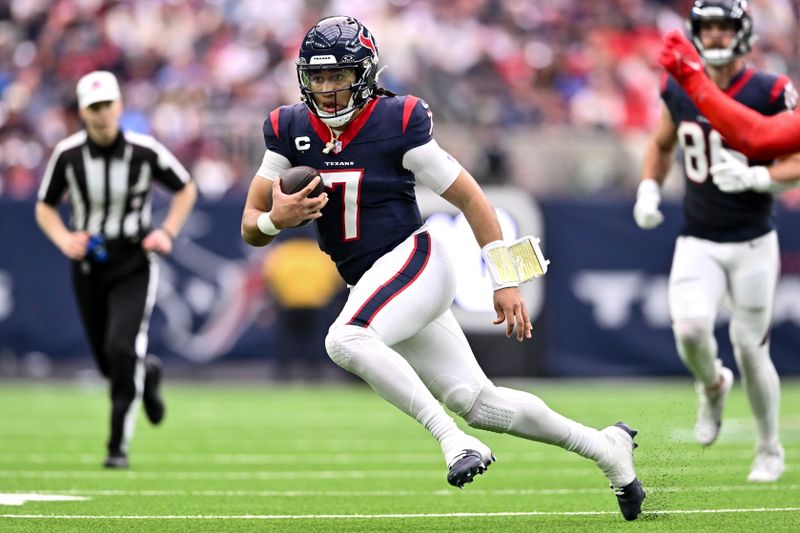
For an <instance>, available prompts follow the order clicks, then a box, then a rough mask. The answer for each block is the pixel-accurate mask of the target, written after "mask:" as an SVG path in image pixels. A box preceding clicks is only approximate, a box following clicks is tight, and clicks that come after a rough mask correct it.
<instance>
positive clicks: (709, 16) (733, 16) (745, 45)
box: [686, 0, 755, 67]
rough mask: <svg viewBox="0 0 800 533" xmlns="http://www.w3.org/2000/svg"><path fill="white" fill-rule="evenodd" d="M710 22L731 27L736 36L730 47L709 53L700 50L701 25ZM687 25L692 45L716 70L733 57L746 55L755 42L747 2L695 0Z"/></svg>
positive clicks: (745, 0) (701, 42) (711, 50)
mask: <svg viewBox="0 0 800 533" xmlns="http://www.w3.org/2000/svg"><path fill="white" fill-rule="evenodd" d="M711 20H722V21H727V22H730V23H731V24H732V25H733V27H734V29H735V30H736V36H735V37H734V38H733V42H732V43H731V45H730V47H728V48H725V49H719V48H715V49H709V50H706V49H705V47H703V41H701V40H700V27H701V25H702V23H703V22H706V21H711ZM686 25H687V27H688V28H689V31H690V32H691V34H692V42H693V43H694V46H695V48H697V51H698V52H700V55H701V56H702V57H703V60H704V61H705V62H706V63H707V64H709V65H712V66H715V67H718V66H722V65H727V64H728V63H730V62H731V61H733V60H734V58H736V57H738V56H741V55H744V54H746V53H747V52H749V51H750V49H751V48H752V45H753V41H755V37H754V36H753V17H752V16H751V15H750V7H749V6H748V5H747V0H696V1H695V3H694V5H693V6H692V11H691V12H690V13H689V20H687V21H686Z"/></svg>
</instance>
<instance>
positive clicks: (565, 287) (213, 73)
mask: <svg viewBox="0 0 800 533" xmlns="http://www.w3.org/2000/svg"><path fill="white" fill-rule="evenodd" d="M689 5H690V2H687V1H684V0H680V1H644V0H603V1H593V2H589V1H577V0H551V1H547V2H531V1H529V0H505V1H500V0H494V1H492V0H452V1H434V0H431V1H421V0H420V1H414V0H395V1H389V0H370V1H367V0H358V1H352V0H351V1H322V0H318V1H314V0H308V1H301V0H283V1H280V2H270V3H269V8H266V7H265V3H264V2H262V1H257V0H245V1H237V2H234V1H224V0H216V1H215V0H208V1H178V0H176V1H160V2H156V1H148V0H145V1H136V2H133V1H118V2H101V1H97V0H68V1H63V0H59V1H54V2H51V1H45V0H10V1H8V2H2V3H0V250H2V252H0V376H5V377H47V376H51V375H73V374H74V373H75V372H76V371H80V370H84V369H88V368H90V367H91V359H90V357H89V356H88V353H87V346H86V345H85V342H84V340H83V335H82V332H81V330H80V325H79V323H78V321H77V317H76V316H75V307H74V303H73V297H72V294H71V292H70V287H69V282H68V269H67V261H66V259H64V258H63V257H61V256H60V254H59V253H58V252H57V251H56V250H55V249H54V248H53V247H52V245H50V243H49V242H48V241H47V240H46V239H45V237H44V236H43V235H41V233H40V232H39V231H38V229H37V228H36V226H35V223H34V221H33V203H34V201H35V193H36V189H37V187H38V182H39V179H40V176H41V174H42V171H43V167H44V164H45V163H46V161H47V157H48V156H49V153H50V151H51V150H52V148H53V146H54V145H55V143H56V142H57V141H58V140H60V139H61V138H63V137H64V136H66V135H67V134H69V133H71V132H73V131H75V130H76V129H77V128H79V127H80V126H79V122H78V119H77V113H76V102H75V97H74V85H75V82H76V80H77V79H78V78H79V77H80V76H81V75H82V74H84V73H86V72H88V71H90V70H93V69H107V70H111V71H113V72H115V73H116V74H117V75H118V76H119V78H120V80H121V82H122V84H123V93H124V100H125V105H126V113H125V116H124V118H123V126H124V127H125V128H128V129H133V130H136V131H142V132H149V133H152V134H154V135H155V136H156V137H157V138H159V139H160V140H162V141H163V142H164V143H165V144H166V145H167V146H168V147H169V148H170V149H171V150H172V151H173V152H174V153H175V154H176V155H177V156H178V157H179V158H180V159H181V161H183V162H184V164H185V165H186V166H187V168H189V170H190V171H191V173H192V175H193V176H194V178H195V179H196V181H197V183H198V186H199V189H200V192H201V199H200V202H199V205H198V208H197V210H196V212H195V213H194V214H193V216H192V218H191V220H190V222H189V224H188V225H187V228H186V231H185V234H184V235H183V236H182V237H181V239H180V241H179V242H178V243H177V245H176V251H175V254H174V255H173V256H172V257H171V258H168V259H167V260H165V261H164V262H163V263H164V265H163V269H162V285H161V288H160V294H159V304H158V308H157V311H156V314H155V316H154V319H153V325H152V334H151V351H153V352H155V353H159V354H160V355H162V356H163V357H164V359H165V363H166V365H167V366H168V367H169V369H170V372H172V373H173V375H185V376H197V377H204V378H215V377H239V376H242V375H248V376H251V377H253V376H255V377H257V378H260V377H264V378H267V377H270V376H271V375H273V373H272V363H273V362H274V360H275V358H276V354H275V353H274V346H275V340H276V336H277V335H278V334H279V332H278V331H276V326H275V320H274V319H275V309H274V301H273V298H272V293H271V291H270V287H269V286H268V285H267V284H265V283H264V281H263V279H262V276H261V264H262V262H263V260H264V254H265V253H267V251H266V250H255V249H250V248H248V247H246V246H245V245H244V244H243V243H242V242H241V240H240V238H239V236H238V235H239V230H238V226H239V217H240V213H241V206H242V203H243V201H244V194H245V191H246V188H247V186H248V184H249V181H250V178H251V177H252V175H253V173H254V171H255V170H256V168H257V166H258V164H259V162H260V159H261V155H262V153H263V141H262V138H261V134H260V128H261V122H262V120H263V118H264V117H265V116H266V114H267V113H268V111H269V110H270V109H272V108H273V107H275V106H277V105H281V104H286V103H293V102H296V101H297V100H298V97H299V94H298V89H297V85H296V78H295V74H294V68H293V61H294V57H295V54H296V47H297V44H298V42H299V40H300V38H301V36H302V34H303V32H304V31H305V29H306V28H307V27H308V26H310V25H311V24H313V22H315V21H316V20H317V19H318V18H320V17H321V16H324V15H328V14H334V13H348V14H353V15H356V16H358V17H359V18H360V19H361V20H362V21H363V22H364V23H365V24H366V25H367V26H368V27H369V28H370V29H371V30H372V31H373V33H374V34H375V35H376V37H377V41H378V46H379V49H380V52H381V58H382V64H384V65H388V66H389V68H388V70H386V71H385V73H384V75H383V77H382V78H381V81H382V83H383V84H384V85H385V86H387V87H388V88H390V89H392V90H395V91H397V92H399V93H411V94H416V95H419V96H422V97H424V98H425V99H426V100H427V101H428V102H429V103H430V104H431V106H432V109H433V111H434V118H435V124H436V126H435V129H436V136H437V139H438V140H439V142H440V144H442V145H443V146H444V147H445V148H447V149H448V150H449V151H451V152H452V153H453V155H455V156H456V157H457V158H458V159H459V160H460V161H462V163H463V164H464V165H465V166H466V167H467V168H468V169H470V170H471V171H472V172H473V174H474V175H475V176H476V177H477V178H478V179H479V181H481V182H482V183H483V184H484V185H486V186H487V187H488V188H490V189H491V190H492V193H493V194H496V195H497V198H498V199H500V198H509V197H514V198H525V201H526V202H527V203H525V204H524V205H523V206H522V207H520V205H519V203H518V202H513V201H510V202H509V203H508V204H506V203H505V201H504V200H499V201H498V205H499V207H500V208H501V209H502V210H504V211H505V212H506V213H507V214H508V224H509V225H508V229H509V231H512V232H522V233H525V232H526V231H524V230H525V229H526V228H530V227H534V228H535V229H536V231H535V233H537V234H541V235H542V236H543V241H544V248H545V251H546V254H547V255H548V256H549V257H550V258H551V259H552V260H553V264H552V271H551V272H550V273H549V274H548V276H547V277H546V278H545V279H544V280H543V281H541V282H538V283H535V284H532V286H531V287H530V288H529V291H530V295H529V302H531V305H532V307H534V308H535V313H536V319H535V336H536V339H535V340H534V342H533V343H526V344H523V345H518V344H517V343H513V342H510V341H509V342H498V340H499V339H498V336H499V335H500V331H499V330H496V331H494V332H493V333H492V332H487V331H486V330H485V327H483V326H481V325H480V324H481V323H483V324H485V323H486V322H488V319H486V320H485V321H483V322H481V316H482V315H480V312H477V311H475V308H476V306H477V307H480V306H485V304H486V302H485V300H484V301H483V302H481V301H479V300H480V298H479V297H477V296H475V295H473V294H472V293H462V294H460V296H459V300H458V302H457V305H458V306H459V308H460V311H462V312H463V313H462V314H463V319H464V323H465V324H466V327H467V329H468V331H469V336H470V340H471V341H472V343H473V345H474V347H475V350H476V352H477V355H478V357H479V359H480V360H481V361H482V363H483V364H484V365H485V366H486V368H487V371H488V373H489V374H490V375H494V376H530V375H537V376H538V375H546V376H587V375H592V376H597V375H605V376H632V375H636V376H638V375H685V370H684V369H683V367H682V365H681V364H680V361H679V360H678V358H677V355H676V354H675V350H674V345H673V341H672V336H671V332H670V329H669V322H668V316H667V310H666V276H667V272H668V269H669V262H670V258H671V254H672V247H673V239H674V235H675V233H676V232H677V229H678V226H679V223H680V209H679V206H678V202H679V200H680V197H681V193H682V186H681V181H682V180H681V178H680V177H679V176H678V175H672V176H671V177H670V179H669V180H668V186H667V197H668V199H669V200H668V205H667V206H666V210H667V223H665V224H664V226H663V227H661V228H659V229H658V230H655V231H651V232H643V231H640V230H639V229H638V228H637V227H636V226H635V224H634V223H633V220H632V217H631V208H632V204H633V194H634V191H635V188H636V184H637V181H638V174H639V165H640V160H641V156H642V153H643V148H644V142H645V140H646V138H647V135H648V133H649V131H650V129H651V128H652V126H653V124H654V121H655V120H656V118H657V116H658V110H659V100H658V87H659V78H660V72H659V70H658V68H657V65H656V64H655V58H656V56H657V50H658V46H659V42H660V35H661V34H662V33H663V32H664V31H666V30H668V29H671V28H673V27H679V26H681V25H682V24H683V19H684V17H685V13H686V12H687V11H688V6H689ZM751 6H752V8H753V12H754V13H753V16H754V20H755V32H756V34H757V35H758V37H759V40H758V42H757V44H756V46H755V48H754V51H753V53H752V54H751V55H750V57H749V60H748V61H749V63H750V64H751V65H753V66H756V67H759V68H766V69H769V70H775V71H779V72H787V73H788V74H789V75H790V76H791V77H792V78H793V79H794V80H797V79H798V76H797V74H798V72H797V70H796V68H797V66H798V65H800V62H799V61H798V54H797V39H796V38H795V37H796V35H795V33H796V30H795V27H796V20H797V17H796V14H797V9H798V7H797V4H796V3H795V2H789V1H787V0H772V1H766V0H758V1H754V2H751ZM676 167H677V165H676ZM520 192H522V193H523V194H522V195H520V194H519V193H520ZM421 194H424V193H421ZM799 198H800V197H798V196H797V194H792V193H788V194H786V195H784V196H783V197H782V198H781V200H780V202H779V209H778V210H779V211H780V213H779V221H780V225H781V226H782V227H783V228H785V229H784V231H783V233H782V234H781V240H782V259H783V276H782V279H781V286H780V289H779V293H778V298H777V303H776V320H775V330H774V333H773V355H774V358H775V361H776V366H777V367H778V370H779V372H780V373H781V374H782V375H787V374H798V373H800V360H798V358H797V357H796V355H795V350H796V346H798V344H799V343H800V237H798V236H797V235H796V232H792V231H791V228H794V227H797V226H798V223H800V214H798V212H797V211H796V207H797V205H798V199H799ZM512 204H513V205H512ZM437 213H438V214H437ZM428 214H436V216H437V217H438V218H437V220H439V223H440V224H442V225H443V227H445V228H447V229H448V230H452V231H453V238H454V239H455V238H461V237H463V231H462V230H463V227H461V225H460V224H459V221H458V220H453V219H452V218H450V219H448V215H447V213H441V212H439V211H437V209H435V208H431V209H430V210H429V212H428ZM531 214H533V215H531ZM531 217H532V218H531ZM531 225H532V226H531ZM467 240H469V239H467ZM473 259H474V261H477V255H476V254H475V256H474V257H473ZM474 261H473V263H474ZM473 266H474V265H473ZM467 270H469V269H467ZM473 270H474V269H473ZM472 274H474V276H473V278H470V277H469V275H470V274H469V273H467V274H466V276H467V277H466V279H467V280H468V281H469V280H470V279H471V280H472V281H475V284H471V283H462V284H461V285H462V287H465V289H464V290H469V289H470V288H471V287H473V286H477V287H479V288H480V287H482V285H481V283H483V282H484V281H485V280H481V279H480V272H477V273H475V272H474V271H473V272H472ZM487 294H488V293H487ZM476 298H477V300H476ZM484 298H486V296H484ZM334 305H335V304H334ZM483 316H484V318H485V315H483ZM476 317H477V318H478V320H477V321H475V320H473V319H475V318H476ZM473 324H474V325H473ZM724 328H725V323H724V320H723V321H721V322H720V332H723V331H724ZM722 347H723V348H722V349H723V357H724V358H725V359H726V360H728V361H731V354H730V348H729V346H727V344H726V343H725V342H723V343H722ZM320 357H324V356H323V355H321V354H320ZM326 368H328V369H329V373H328V374H326V375H325V377H331V378H341V377H343V375H342V374H341V373H338V369H336V368H334V365H332V364H330V363H327V366H326Z"/></svg>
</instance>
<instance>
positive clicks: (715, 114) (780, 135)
mask: <svg viewBox="0 0 800 533" xmlns="http://www.w3.org/2000/svg"><path fill="white" fill-rule="evenodd" d="M659 62H660V63H661V66H663V67H664V68H665V69H666V70H667V71H668V72H669V73H670V74H672V76H673V77H674V78H675V80H676V81H677V82H678V83H679V84H681V86H682V87H683V88H684V89H685V90H686V92H687V94H688V95H689V96H690V97H691V98H692V100H693V101H694V103H695V105H697V108H698V109H699V110H700V113H702V114H703V116H705V117H706V118H707V119H708V120H709V121H711V124H712V125H713V126H714V129H716V130H717V131H719V132H720V133H721V134H722V136H723V137H724V138H725V140H726V141H727V142H728V144H730V145H731V146H733V147H734V148H736V149H737V150H739V151H740V152H742V153H744V154H746V155H747V156H748V157H750V158H751V159H761V160H769V159H775V158H776V157H780V156H782V155H786V154H791V153H794V152H798V151H800V116H798V115H795V114H793V113H781V114H779V115H774V116H771V117H765V116H764V115H762V114H760V113H758V112H756V111H753V110H752V109H750V108H748V107H746V106H745V105H743V104H740V103H739V102H737V101H735V100H733V99H732V98H730V97H728V95H726V94H725V93H724V92H723V91H722V90H721V89H720V88H719V87H717V86H716V84H715V83H714V82H713V81H711V80H710V79H709V78H708V76H706V75H705V72H704V71H703V68H702V61H701V59H700V55H699V54H698V53H697V50H696V49H695V47H694V46H693V45H692V43H690V42H689V41H688V40H687V39H686V38H685V37H684V36H683V34H682V33H681V32H680V31H679V30H672V31H670V32H669V33H667V35H666V36H665V38H664V46H663V47H662V49H661V55H660V57H659Z"/></svg>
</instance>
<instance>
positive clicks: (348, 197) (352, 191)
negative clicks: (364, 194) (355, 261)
mask: <svg viewBox="0 0 800 533" xmlns="http://www.w3.org/2000/svg"><path fill="white" fill-rule="evenodd" d="M319 175H320V176H321V177H322V182H323V183H324V184H325V188H327V189H333V190H334V191H337V192H338V193H339V194H341V195H342V234H343V235H344V239H343V240H344V242H348V241H353V240H356V239H358V237H359V225H358V224H359V218H360V217H359V214H360V212H361V206H360V205H359V201H360V200H361V178H363V177H364V169H348V170H323V171H320V173H319Z"/></svg>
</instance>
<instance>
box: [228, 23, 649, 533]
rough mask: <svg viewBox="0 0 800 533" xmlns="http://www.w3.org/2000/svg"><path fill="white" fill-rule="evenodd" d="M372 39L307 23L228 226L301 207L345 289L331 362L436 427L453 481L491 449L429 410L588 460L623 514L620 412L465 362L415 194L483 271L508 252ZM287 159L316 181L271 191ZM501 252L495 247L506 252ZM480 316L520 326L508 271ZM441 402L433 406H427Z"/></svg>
mask: <svg viewBox="0 0 800 533" xmlns="http://www.w3.org/2000/svg"><path fill="white" fill-rule="evenodd" d="M379 72H380V71H379V70H378V48H377V45H376V43H375V39H374V37H373V36H372V34H371V33H370V32H369V30H367V28H366V27H364V26H363V25H362V24H361V23H360V22H359V21H358V20H356V19H354V18H352V17H328V18H324V19H322V20H320V21H319V22H318V23H317V24H316V25H314V26H313V27H312V28H311V29H310V30H309V31H308V33H307V34H306V36H305V38H304V39H303V42H302V45H301V46H300V54H299V59H298V61H297V76H298V80H299V85H300V91H301V93H302V100H303V102H304V103H302V104H296V105H291V106H283V107H280V108H278V109H275V110H274V111H272V112H271V113H270V114H269V116H268V118H267V119H266V120H265V122H264V140H265V142H266V148H267V149H266V151H265V153H264V158H263V161H262V164H261V167H260V168H259V170H258V172H257V173H256V175H255V176H254V177H253V180H252V183H251V185H250V190H249V193H248V196H247V200H246V204H245V207H244V212H243V216H242V237H243V238H244V240H245V241H246V242H247V243H249V244H251V245H254V246H263V245H266V244H269V243H270V242H271V241H272V239H273V237H274V236H275V235H276V234H277V233H278V232H279V231H281V230H282V229H285V228H290V227H293V226H296V225H297V224H299V223H301V222H302V221H303V220H305V219H309V218H311V219H315V220H316V223H317V230H318V234H319V244H320V247H321V248H322V249H323V250H324V251H325V252H326V253H328V254H329V255H330V256H331V258H332V259H333V260H334V262H335V263H336V265H337V268H338V270H339V273H340V274H341V275H342V277H343V278H344V280H345V281H346V282H347V283H348V284H349V285H350V287H351V289H350V294H349V297H348V300H347V303H346V304H345V306H344V309H343V310H342V312H341V314H340V315H339V317H338V318H337V319H336V321H335V322H334V324H333V325H332V326H331V327H330V330H329V332H328V335H327V338H326V340H325V345H326V349H327V352H328V354H329V356H330V358H331V359H332V360H333V361H334V362H335V363H336V364H338V365H339V366H341V367H342V368H344V369H346V370H348V371H349V372H352V373H353V374H356V375H357V376H359V377H361V378H362V379H363V380H364V381H366V382H367V383H368V384H369V385H370V386H371V387H372V388H373V389H374V390H375V392H377V393H378V394H379V395H380V396H381V397H382V398H384V399H385V400H386V401H388V402H390V403H391V404H392V405H394V406H395V407H397V408H398V409H400V410H402V411H403V412H405V413H406V414H408V415H409V416H411V417H412V418H414V419H415V420H416V421H417V422H419V423H420V424H421V425H422V426H424V427H425V428H426V429H427V430H428V431H430V433H431V434H432V435H433V436H434V437H435V438H436V439H437V441H438V442H439V444H440V445H441V449H442V452H443V454H444V459H445V462H446V464H447V467H448V469H449V472H448V476H447V479H448V482H449V483H450V484H452V485H454V486H457V487H463V485H464V484H465V483H469V482H470V481H472V478H473V477H474V476H475V475H478V474H481V473H483V472H484V471H485V469H486V468H487V467H488V466H489V465H490V464H491V463H492V462H493V461H494V460H495V457H494V455H493V453H492V451H491V450H490V449H489V447H488V446H486V445H485V444H484V443H483V442H481V441H480V440H478V439H477V438H475V437H473V436H471V435H468V434H466V433H465V432H463V431H462V430H461V429H460V428H459V427H458V426H457V425H456V423H455V422H454V421H453V419H452V418H451V417H450V416H449V415H448V414H447V412H446V411H445V410H444V408H443V407H442V404H441V403H443V404H444V405H445V406H447V407H448V408H449V409H450V410H452V411H453V412H455V413H457V414H458V415H459V416H461V417H463V418H464V420H465V421H466V422H467V423H468V424H469V425H470V426H472V427H474V428H480V429H485V430H489V431H494V432H498V433H510V434H512V435H516V436H519V437H523V438H526V439H530V440H535V441H539V442H545V443H549V444H555V445H557V446H560V447H562V448H564V449H566V450H569V451H573V452H575V453H578V454H579V455H581V456H583V457H586V458H589V459H591V460H592V461H594V462H595V463H596V464H597V465H598V466H599V467H600V468H601V470H602V471H603V472H604V473H605V475H606V476H607V477H608V479H609V480H610V482H611V485H612V488H613V489H614V490H615V492H616V494H617V499H618V503H619V505H620V509H621V511H622V513H623V515H624V516H625V518H626V519H627V520H633V519H635V518H636V517H637V516H638V515H639V513H640V511H641V504H642V501H643V500H644V497H645V492H644V489H643V488H642V485H641V483H640V482H639V480H638V479H637V478H636V472H635V470H634V464H633V449H634V447H635V444H634V442H633V437H634V436H635V432H634V431H633V430H631V429H630V428H628V427H627V426H626V425H624V424H622V423H618V424H616V425H612V426H609V427H607V428H605V429H603V430H600V431H599V430H596V429H593V428H589V427H586V426H584V425H582V424H579V423H577V422H574V421H573V420H570V419H568V418H565V417H563V416H561V415H559V414H558V413H556V412H554V411H553V410H551V409H550V408H549V407H548V406H547V405H545V403H544V402H543V401H542V400H541V399H539V398H538V397H536V396H534V395H532V394H528V393H525V392H520V391H516V390H511V389H507V388H503V387H498V386H495V385H494V384H493V383H492V382H491V381H490V380H489V379H488V378H487V377H486V375H485V374H484V372H483V371H482V370H481V368H480V367H479V366H478V363H477V361H476V360H475V356H474V355H473V353H472V350H471V349H470V346H469V344H468V343H467V339H466V337H465V336H464V333H463V332H462V330H461V328H460V326H459V325H458V323H457V322H456V320H455V318H454V316H453V314H452V312H451V311H450V306H451V304H452V302H453V299H454V296H455V289H456V286H455V284H456V281H455V275H454V268H455V267H454V265H453V263H452V262H451V260H450V258H449V257H448V255H447V251H446V249H445V248H446V243H445V242H444V241H443V240H442V239H441V238H440V237H438V236H437V235H436V234H434V233H433V232H432V231H431V230H430V229H429V228H428V227H427V226H426V225H425V224H424V223H423V221H422V218H421V216H420V212H419V207H418V205H417V201H416V197H415V194H414V187H415V184H416V183H417V182H421V183H424V184H425V185H427V186H428V187H430V188H431V189H432V190H433V191H435V192H436V193H438V194H440V195H441V196H442V197H443V198H445V199H446V200H448V201H449V202H451V203H452V204H453V205H455V206H457V207H458V208H459V209H460V210H461V211H462V212H463V213H464V216H465V217H466V219H467V221H468V222H469V224H470V227H471V228H472V231H473V233H474V235H475V238H476V240H477V241H478V243H479V244H480V246H481V247H483V256H484V258H485V260H486V261H487V264H488V266H489V267H490V270H491V271H493V272H495V273H496V271H501V270H503V268H502V267H503V265H502V264H500V263H502V261H503V254H504V253H505V254H507V253H508V250H507V249H506V247H505V245H504V244H503V242H502V239H503V237H502V233H501V230H500V226H499V224H498V221H497V218H496V215H495V211H494V209H493V207H492V206H491V205H490V203H489V201H488V200H487V198H486V196H485V195H484V193H483V192H482V190H481V188H480V187H479V186H478V184H477V183H476V181H475V180H474V179H473V177H472V176H471V175H470V174H469V172H467V171H466V170H465V169H464V168H462V167H461V165H460V164H459V163H458V162H457V161H456V160H455V159H453V158H452V157H451V156H450V155H448V154H447V153H446V152H445V151H444V150H442V148H440V147H439V145H438V144H437V143H436V141H435V140H434V139H433V136H432V130H433V123H432V119H431V112H430V110H429V108H428V105H427V104H426V103H425V102H424V101H423V100H421V99H419V98H417V97H414V96H396V95H394V94H393V93H391V92H389V91H387V90H385V89H383V88H379V87H378V74H379ZM296 165H309V166H312V167H314V168H316V169H318V170H319V172H320V175H321V179H322V180H323V182H324V185H325V187H326V193H324V194H322V195H320V196H319V197H316V198H308V197H307V194H308V192H309V191H311V189H312V188H313V187H314V185H316V183H317V181H316V180H315V181H313V182H312V183H310V184H309V186H308V187H306V189H305V190H303V191H300V192H299V193H296V194H292V195H286V194H284V193H282V192H281V189H280V186H279V174H280V173H281V172H282V171H284V170H286V169H288V168H290V167H292V166H296ZM505 257H506V259H507V258H508V257H507V256H505ZM493 284H494V307H495V310H496V312H497V318H496V320H495V321H494V322H495V324H502V323H505V332H506V335H507V336H511V335H514V334H515V336H516V338H517V340H519V341H520V342H521V341H523V340H525V339H529V338H531V331H532V326H531V323H530V320H529V317H528V314H527V310H526V307H525V302H524V300H523V298H522V295H521V293H520V291H519V288H518V283H517V282H515V281H513V280H512V281H508V280H504V279H500V278H499V277H493ZM440 402H441V403H440Z"/></svg>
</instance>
